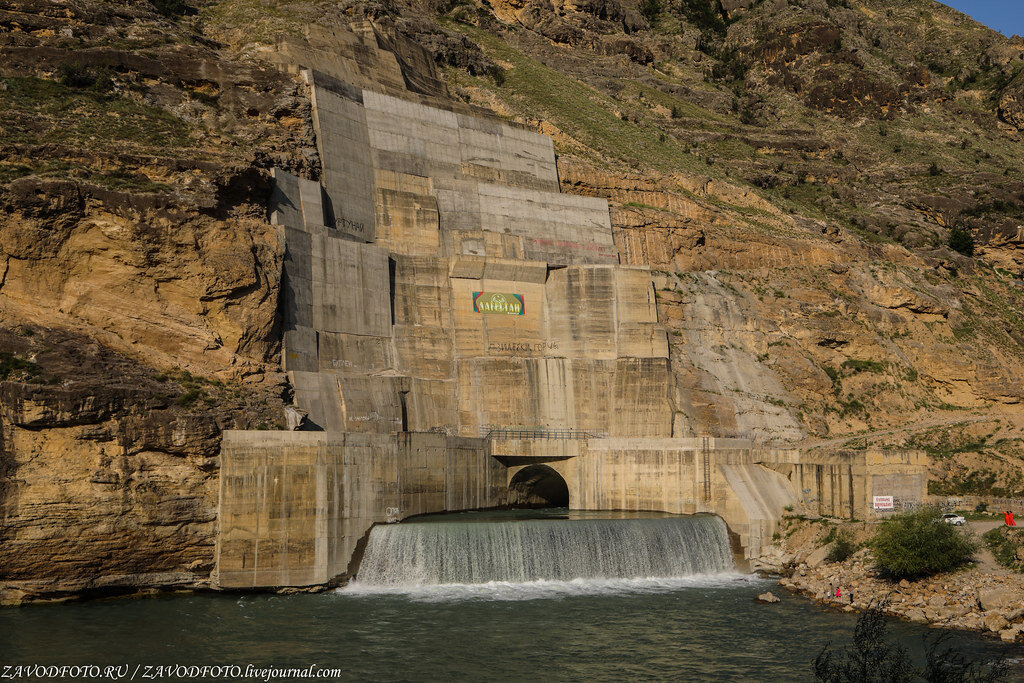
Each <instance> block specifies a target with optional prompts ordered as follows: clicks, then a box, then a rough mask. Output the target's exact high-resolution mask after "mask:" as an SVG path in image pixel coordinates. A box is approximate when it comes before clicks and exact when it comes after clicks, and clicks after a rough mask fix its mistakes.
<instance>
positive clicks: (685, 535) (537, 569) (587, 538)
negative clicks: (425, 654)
mask: <svg viewBox="0 0 1024 683" xmlns="http://www.w3.org/2000/svg"><path fill="white" fill-rule="evenodd" d="M731 570H733V561H732V553H731V551H730V549H729V540H728V536H727V534H726V527H725V522H723V521H722V520H721V519H720V518H719V517H714V516H709V515H699V516H694V517H663V518H654V519H583V520H571V521H570V520H526V521H516V522H508V521H501V522H446V521H438V522H428V523H405V524H389V525H382V526H377V527H375V528H374V529H373V531H372V532H371V533H370V538H369V541H368V543H367V546H366V552H365V554H364V556H363V561H362V564H361V566H360V569H359V573H358V576H357V578H356V582H357V583H358V584H359V585H362V586H382V587H385V586H391V587H401V586H428V585H443V584H480V583H488V582H492V581H500V582H511V583H524V582H529V581H541V580H550V581H570V580H573V579H631V578H654V577H666V578H667V577H681V576H688V575H693V574H716V573H721V572H727V571H731Z"/></svg>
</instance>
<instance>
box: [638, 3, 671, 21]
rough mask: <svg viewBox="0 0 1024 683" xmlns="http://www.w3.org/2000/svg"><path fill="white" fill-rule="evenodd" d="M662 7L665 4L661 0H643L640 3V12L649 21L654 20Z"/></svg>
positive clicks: (663, 7)
mask: <svg viewBox="0 0 1024 683" xmlns="http://www.w3.org/2000/svg"><path fill="white" fill-rule="evenodd" d="M664 9H665V5H664V4H663V3H662V1H661V0H643V1H642V2H641V3H640V14H642V15H644V19H646V20H647V21H650V22H653V21H655V20H656V19H657V18H658V15H659V14H661V12H662V10H664Z"/></svg>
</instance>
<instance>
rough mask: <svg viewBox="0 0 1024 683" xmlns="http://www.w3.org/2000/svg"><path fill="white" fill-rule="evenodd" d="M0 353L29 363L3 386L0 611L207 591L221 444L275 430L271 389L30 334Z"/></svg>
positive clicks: (40, 331)
mask: <svg viewBox="0 0 1024 683" xmlns="http://www.w3.org/2000/svg"><path fill="white" fill-rule="evenodd" d="M0 348H4V349H8V350H9V351H7V353H13V354H14V355H13V357H16V358H21V359H31V360H27V361H26V362H27V363H28V367H29V368H31V372H29V373H28V375H29V377H28V378H27V379H26V378H22V379H23V380H24V381H13V380H11V379H7V380H6V381H0V435H2V438H0V475H2V477H0V480H2V481H3V486H2V487H0V516H2V518H3V520H4V523H3V525H2V526H0V567H2V569H0V603H2V604H17V603H20V602H23V601H27V600H36V599H47V600H53V599H64V598H69V597H82V596H90V595H110V594H120V593H132V592H136V591H139V590H143V589H153V588H171V587H173V588H188V589H196V588H202V587H205V586H207V585H209V576H210V571H211V569H212V568H213V545H214V538H215V537H214V534H215V526H216V515H217V470H218V467H219V461H218V454H219V450H220V434H221V430H223V429H224V428H226V427H236V428H239V427H241V428H245V427H254V426H258V425H261V426H263V427H264V428H265V427H271V428H274V427H282V426H283V420H284V417H283V410H282V405H281V398H280V388H278V389H277V391H276V392H275V391H271V390H268V389H265V388H263V385H261V383H256V382H250V383H244V382H236V381H232V382H228V383H224V382H220V381H210V380H206V379H203V378H198V377H195V376H192V375H191V374H187V373H174V374H173V375H168V374H167V373H157V372H156V371H155V370H153V369H152V368H148V367H146V366H144V365H141V364H139V363H138V362H137V361H135V360H133V359H131V358H128V357H125V356H122V355H120V354H117V353H114V352H112V351H110V350H108V349H106V348H105V347H103V346H101V345H99V344H96V343H95V342H94V341H92V340H91V339H89V338H87V337H84V336H82V335H78V334H75V333H69V332H66V331H59V330H54V329H49V328H46V327H43V326H38V325H33V326H23V327H19V328H16V329H15V330H13V331H12V330H10V329H0ZM8 376H9V375H8ZM3 377H4V375H2V374H0V379H2V378H3ZM264 384H265V383H264Z"/></svg>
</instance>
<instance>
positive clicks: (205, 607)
mask: <svg viewBox="0 0 1024 683" xmlns="http://www.w3.org/2000/svg"><path fill="white" fill-rule="evenodd" d="M558 516H559V515H551V514H550V513H549V514H548V515H546V517H547V519H531V520H525V521H509V518H510V517H511V518H512V519H518V518H521V517H523V515H522V514H519V515H510V516H507V517H504V518H501V519H502V521H500V522H499V521H491V520H493V519H494V518H493V516H484V515H479V514H477V515H464V516H462V515H455V516H452V515H448V516H444V517H440V518H434V519H428V520H418V523H416V524H408V523H403V524H401V525H395V526H392V527H383V528H384V529H387V531H386V532H385V534H382V535H380V536H379V537H375V536H371V540H370V544H369V546H368V548H367V558H366V559H364V567H366V566H367V565H366V563H367V562H368V561H369V562H372V563H373V565H372V567H371V568H367V569H366V570H364V571H363V574H362V575H361V576H360V578H359V580H357V581H355V582H354V583H353V584H351V585H350V586H348V587H345V588H342V589H339V590H337V591H334V592H329V593H321V594H306V595H292V596H278V595H255V594H254V595H220V594H216V595H215V594H210V595H189V596H169V597H161V598H152V599H142V600H109V601H93V602H83V603H76V604H64V605H48V606H47V605H44V606H31V607H24V608H17V609H5V610H0V664H5V665H18V664H46V665H55V664H69V665H82V664H98V665H126V664H127V665H130V666H132V667H134V666H135V665H136V664H143V665H160V664H163V665H168V664H187V665H239V666H241V667H243V668H244V667H245V666H246V665H249V664H252V665H254V666H255V667H278V668H286V667H308V666H309V665H311V664H315V665H317V666H318V667H320V668H338V669H341V670H342V672H343V675H342V677H341V679H342V680H351V681H450V680H470V681H477V680H524V681H525V680H550V681H618V680H728V681H801V680H811V678H812V677H811V663H812V661H813V660H814V657H815V655H816V654H817V653H818V652H819V651H820V650H821V648H822V647H823V646H824V645H825V643H826V642H828V641H833V642H834V643H837V644H842V645H846V644H847V643H848V642H849V639H850V637H851V635H852V632H853V626H854V623H855V621H856V616H855V615H850V614H843V613H838V612H834V611H830V610H825V609H823V608H820V607H818V606H816V605H814V604H813V603H811V602H810V601H808V600H806V599H803V598H798V597H794V596H790V595H789V594H787V593H786V592H785V591H779V590H778V589H777V588H774V589H773V587H774V581H772V580H770V579H761V578H757V577H754V576H751V575H744V574H740V573H738V572H736V571H735V570H734V569H733V568H732V567H731V566H729V565H731V559H729V558H728V557H727V556H723V555H721V554H719V555H716V557H718V558H719V559H715V560H713V561H712V565H715V566H711V567H709V565H708V563H707V562H708V561H705V560H701V561H699V562H696V563H694V560H693V559H692V558H689V559H687V558H686V557H683V556H680V555H678V552H677V548H678V546H679V544H680V543H683V544H690V545H691V546H693V547H694V550H695V551H698V550H699V551H700V554H702V555H704V556H706V555H707V551H708V548H704V547H703V546H704V545H710V546H713V545H714V544H715V543H716V542H717V541H716V534H718V533H719V531H722V532H724V527H723V528H722V529H719V527H718V526H717V524H719V521H718V520H717V518H688V519H685V520H683V521H680V522H678V523H676V522H674V521H673V518H659V519H655V520H645V521H643V524H644V525H650V526H649V527H647V528H641V527H638V526H637V524H639V523H640V520H637V519H635V517H634V518H627V519H620V520H603V521H602V520H594V519H582V520H574V521H571V522H568V521H559V520H557V519H551V517H558ZM584 517H585V516H584ZM651 523H653V524H651ZM544 524H547V525H550V526H548V527H544V526H540V525H544ZM580 524H582V526H583V527H586V525H587V524H590V528H580V527H579V526H573V527H572V528H571V529H566V527H565V525H580ZM496 525H501V526H496ZM519 525H522V526H519ZM374 534H377V531H376V530H375V531H374ZM446 536H447V537H448V538H449V539H450V540H448V541H443V542H441V541H439V539H441V538H442V537H446ZM680 539H682V540H680ZM719 540H720V539H719ZM439 542H440V545H441V546H443V549H442V550H441V551H440V553H439V554H440V555H441V556H442V557H443V558H445V557H446V558H448V559H447V560H443V561H441V560H438V559H437V555H438V552H435V551H434V550H433V549H435V548H437V546H438V543H439ZM467 543H469V544H470V546H471V547H472V548H475V550H476V552H477V553H480V552H483V553H484V554H485V555H488V556H489V557H490V559H489V560H487V561H485V562H483V563H481V562H479V561H477V560H473V561H472V562H470V561H467V560H466V558H465V557H463V555H464V554H465V553H466V551H467V548H466V547H465V546H466V544H467ZM563 543H567V544H569V545H568V546H563V545H561V544H563ZM595 543H596V544H598V545H601V544H605V545H608V544H615V545H617V546H622V545H624V546H625V547H624V548H621V552H598V553H589V554H588V553H587V552H582V553H580V552H577V551H576V550H573V548H576V547H577V546H580V545H593V544H595ZM537 544H542V546H543V547H542V548H541V549H540V551H536V552H535V551H534V550H536V548H535V546H536V545H537ZM523 557H527V558H528V559H522V558H523ZM530 558H532V559H530ZM552 558H555V559H554V560H553V559H552ZM558 558H561V559H558ZM487 562H491V563H493V566H492V567H491V568H490V569H488V568H487V566H486V565H487ZM666 563H667V564H666ZM680 563H681V564H680ZM510 564H511V565H514V566H513V568H511V569H509V568H508V566H509V565H510ZM637 568H639V569H637ZM396 572H397V573H398V576H397V577H396V575H395V573H396ZM481 572H482V574H481ZM488 572H494V573H496V574H498V576H497V578H494V579H493V580H487V579H488V578H489V575H488V574H487V573H488ZM537 572H541V573H545V572H547V573H551V574H552V576H554V577H555V578H546V577H537V576H535V575H534V574H535V573H537ZM634 572H640V573H639V574H634ZM567 573H568V574H567ZM598 574H604V575H603V576H601V575H598ZM466 577H468V578H469V579H471V580H460V579H461V578H466ZM768 589H773V590H774V592H775V593H776V594H777V595H779V596H780V597H781V598H782V602H780V603H778V604H775V605H760V604H756V603H755V602H754V600H753V598H754V596H755V595H757V594H758V593H761V592H764V591H765V590H768ZM891 635H892V637H893V638H898V639H900V640H901V641H902V642H903V643H904V644H905V645H906V646H907V647H909V648H910V649H911V651H913V652H916V653H918V654H920V652H922V651H923V648H922V640H923V637H925V636H934V635H935V631H931V630H928V629H924V628H920V627H917V626H913V625H910V624H905V623H901V622H896V621H893V622H892V630H891ZM957 639H958V641H959V642H960V644H961V645H962V646H963V648H964V649H965V650H966V651H967V652H968V653H969V654H971V655H972V656H975V657H982V658H988V657H996V656H999V655H1005V656H1010V657H1011V658H1012V657H1017V658H1019V657H1020V656H1021V652H1020V651H1019V649H1017V650H1015V649H1012V648H1010V647H1008V646H1006V645H1003V644H1002V643H1000V642H998V641H995V640H993V639H990V638H983V637H981V636H978V635H975V634H959V635H958V636H957ZM1015 667H1016V668H1015V670H1014V680H1024V675H1022V674H1024V669H1021V668H1020V667H1021V665H1020V663H1019V659H1018V663H1017V664H1015Z"/></svg>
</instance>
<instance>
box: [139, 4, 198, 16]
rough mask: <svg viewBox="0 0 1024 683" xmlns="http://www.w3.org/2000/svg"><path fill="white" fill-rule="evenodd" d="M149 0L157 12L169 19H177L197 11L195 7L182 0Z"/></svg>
mask: <svg viewBox="0 0 1024 683" xmlns="http://www.w3.org/2000/svg"><path fill="white" fill-rule="evenodd" d="M149 2H150V4H151V5H153V8H154V9H155V10H156V11H157V12H159V13H160V14H162V15H163V16H165V17H167V18H168V19H177V18H178V17H184V16H191V15H193V14H195V13H196V8H195V7H192V6H191V5H189V4H188V3H186V2H183V1H182V0H149Z"/></svg>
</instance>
